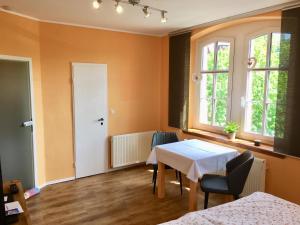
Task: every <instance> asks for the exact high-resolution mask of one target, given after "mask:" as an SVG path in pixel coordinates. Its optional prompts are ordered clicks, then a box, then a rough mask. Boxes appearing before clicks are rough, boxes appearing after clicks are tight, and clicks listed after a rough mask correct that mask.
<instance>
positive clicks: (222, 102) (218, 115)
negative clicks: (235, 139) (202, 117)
mask: <svg viewBox="0 0 300 225" xmlns="http://www.w3.org/2000/svg"><path fill="white" fill-rule="evenodd" d="M226 114H227V99H217V100H216V111H215V122H214V125H217V126H220V127H223V126H225V124H226Z"/></svg>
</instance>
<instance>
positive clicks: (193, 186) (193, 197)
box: [189, 180, 198, 211]
mask: <svg viewBox="0 0 300 225" xmlns="http://www.w3.org/2000/svg"><path fill="white" fill-rule="evenodd" d="M197 184H198V182H194V181H192V180H190V193H189V210H190V211H196V210H197Z"/></svg>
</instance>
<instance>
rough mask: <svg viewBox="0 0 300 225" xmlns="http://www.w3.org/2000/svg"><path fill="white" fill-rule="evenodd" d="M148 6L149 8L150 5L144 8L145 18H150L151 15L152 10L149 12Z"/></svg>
mask: <svg viewBox="0 0 300 225" xmlns="http://www.w3.org/2000/svg"><path fill="white" fill-rule="evenodd" d="M148 8H149V6H145V7H144V8H143V12H144V15H145V18H148V17H149V16H150V12H149V10H148Z"/></svg>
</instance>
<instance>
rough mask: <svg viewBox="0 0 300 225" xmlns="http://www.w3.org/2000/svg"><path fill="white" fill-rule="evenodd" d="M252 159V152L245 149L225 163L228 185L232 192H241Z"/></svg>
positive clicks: (237, 193)
mask: <svg viewBox="0 0 300 225" xmlns="http://www.w3.org/2000/svg"><path fill="white" fill-rule="evenodd" d="M253 161H254V156H253V154H252V153H251V152H250V151H245V152H243V153H242V154H240V155H239V156H238V157H236V158H234V159H232V160H231V161H229V162H228V163H227V164H226V169H227V174H228V175H227V178H228V186H229V190H230V191H231V192H232V193H233V194H236V195H239V194H241V193H242V192H243V189H244V186H245V183H246V180H247V177H248V175H249V172H250V170H251V167H252V164H253Z"/></svg>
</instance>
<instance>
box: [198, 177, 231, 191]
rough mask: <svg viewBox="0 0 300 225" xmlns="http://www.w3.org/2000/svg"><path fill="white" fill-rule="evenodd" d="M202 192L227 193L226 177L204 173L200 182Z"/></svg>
mask: <svg viewBox="0 0 300 225" xmlns="http://www.w3.org/2000/svg"><path fill="white" fill-rule="evenodd" d="M200 187H201V189H202V191H203V192H211V193H224V194H226V193H229V188H228V183H227V177H225V176H220V175H213V174H205V175H204V176H203V177H202V179H201V183H200Z"/></svg>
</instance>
